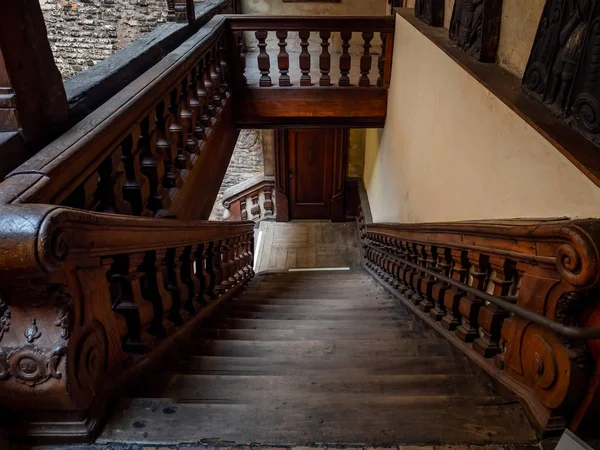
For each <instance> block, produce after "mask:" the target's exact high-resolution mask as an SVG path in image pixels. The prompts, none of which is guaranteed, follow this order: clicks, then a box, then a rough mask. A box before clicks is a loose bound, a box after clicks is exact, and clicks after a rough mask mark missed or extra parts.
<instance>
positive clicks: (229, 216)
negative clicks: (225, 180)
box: [222, 175, 275, 222]
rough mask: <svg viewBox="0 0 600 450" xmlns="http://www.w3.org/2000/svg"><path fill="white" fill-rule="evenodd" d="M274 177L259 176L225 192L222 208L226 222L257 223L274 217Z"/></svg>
mask: <svg viewBox="0 0 600 450" xmlns="http://www.w3.org/2000/svg"><path fill="white" fill-rule="evenodd" d="M274 192H275V177H273V176H264V175H259V176H256V177H253V178H250V179H249V180H246V181H245V182H243V183H240V184H239V185H237V186H234V187H233V188H231V189H229V190H227V191H225V193H224V194H223V200H222V203H223V206H224V208H225V214H224V216H223V218H224V219H225V220H227V221H235V220H253V221H255V222H256V221H258V220H261V219H265V218H267V217H274V215H275V195H274Z"/></svg>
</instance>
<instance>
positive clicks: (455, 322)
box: [442, 249, 469, 331]
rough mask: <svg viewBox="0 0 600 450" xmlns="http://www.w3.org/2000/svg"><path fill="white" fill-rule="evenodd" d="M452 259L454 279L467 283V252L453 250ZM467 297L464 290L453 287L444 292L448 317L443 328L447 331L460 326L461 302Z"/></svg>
mask: <svg viewBox="0 0 600 450" xmlns="http://www.w3.org/2000/svg"><path fill="white" fill-rule="evenodd" d="M450 256H451V258H452V264H453V266H452V272H451V273H452V279H453V280H456V281H460V282H461V283H464V282H466V280H467V275H468V271H469V258H468V256H467V252H463V251H462V250H456V249H453V250H452V251H451V252H450ZM464 296H465V292H464V291H463V290H462V289H458V288H457V287H456V286H451V287H450V288H449V289H448V290H446V292H444V306H445V307H446V315H445V316H444V318H443V319H442V326H443V327H444V328H446V329H447V330H451V331H452V330H455V329H456V327H458V326H459V325H460V310H459V306H460V300H461V299H462V298H463V297H464Z"/></svg>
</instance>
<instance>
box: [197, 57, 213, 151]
mask: <svg viewBox="0 0 600 450" xmlns="http://www.w3.org/2000/svg"><path fill="white" fill-rule="evenodd" d="M205 67H206V66H205V65H204V62H203V61H202V60H201V61H200V63H199V64H198V74H197V75H196V95H197V96H198V101H199V102H200V112H199V114H198V117H199V119H200V123H201V124H202V126H203V127H204V139H205V140H207V139H208V137H209V136H210V134H211V128H210V126H211V125H212V123H211V121H210V115H209V114H208V104H209V98H208V92H206V89H205V88H204V73H205Z"/></svg>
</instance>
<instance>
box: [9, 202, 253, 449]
mask: <svg viewBox="0 0 600 450" xmlns="http://www.w3.org/2000/svg"><path fill="white" fill-rule="evenodd" d="M0 218H1V219H0V229H2V239H0V279H1V280H2V290H1V292H0V311H1V313H2V318H1V319H0V323H1V328H0V343H1V347H0V402H2V404H3V407H6V408H11V409H12V410H11V413H10V414H7V415H6V418H8V420H9V424H8V426H9V429H10V430H11V433H13V434H16V435H25V436H27V437H28V438H30V439H45V440H49V439H50V440H52V439H53V438H55V439H59V440H60V441H61V442H65V441H68V440H85V439H88V438H89V437H90V436H91V435H93V433H94V432H96V431H97V429H96V427H97V425H98V423H100V421H101V419H102V418H103V414H104V410H105V407H106V405H107V402H109V401H110V400H111V399H112V398H114V396H115V395H117V393H118V392H119V389H120V388H122V387H123V385H124V384H125V383H126V382H127V381H128V380H130V379H131V378H132V377H134V376H136V375H139V374H140V372H141V371H142V370H143V369H144V368H145V367H146V366H148V365H149V364H151V363H155V362H157V361H158V360H160V358H161V357H162V356H163V355H165V352H167V351H169V350H170V349H172V348H173V346H174V345H175V344H176V342H177V340H178V339H179V340H180V339H182V338H184V337H185V336H186V335H187V333H189V332H191V330H192V328H193V327H194V326H195V324H197V323H198V321H200V320H201V319H202V318H203V317H206V315H208V314H210V312H211V311H212V309H213V308H214V306H215V305H216V304H217V303H218V302H219V301H221V300H223V299H225V298H228V297H230V296H232V295H233V294H234V293H235V292H236V291H237V290H239V288H240V287H242V286H243V285H244V284H245V283H246V282H247V281H248V280H249V279H250V278H251V277H252V276H253V274H254V272H253V270H252V266H253V255H252V252H253V248H254V245H253V240H254V223H253V222H237V223H222V222H218V223H211V222H203V221H178V220H167V219H153V218H137V217H129V216H123V215H116V214H100V213H93V212H88V211H82V210H77V209H70V208H64V207H60V206H51V205H12V206H2V207H0Z"/></svg>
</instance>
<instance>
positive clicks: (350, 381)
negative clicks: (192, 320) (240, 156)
mask: <svg viewBox="0 0 600 450" xmlns="http://www.w3.org/2000/svg"><path fill="white" fill-rule="evenodd" d="M180 350H181V354H180V355H171V359H172V360H171V361H170V362H168V363H167V364H165V365H163V366H162V367H159V368H157V369H156V370H155V372H154V373H152V372H151V373H147V374H146V375H145V376H144V377H143V378H142V379H140V380H138V382H136V385H135V386H134V387H133V388H132V389H131V390H130V392H129V395H130V396H132V397H135V398H130V399H126V398H122V399H121V401H120V402H119V404H118V405H117V407H116V409H115V414H114V415H113V416H112V417H111V418H110V420H109V422H108V425H107V427H106V428H105V431H104V433H103V434H102V436H101V438H100V440H99V441H98V442H100V443H102V442H107V443H111V442H122V443H134V442H135V443H146V444H150V445H151V444H157V445H161V444H162V445H170V444H184V443H197V442H204V443H212V442H215V443H221V442H227V443H228V445H230V444H236V445H250V444H252V445H258V446H271V445H272V446H280V447H281V446H287V445H314V444H322V443H329V444H336V445H354V446H375V447H382V446H397V445H402V444H406V445H410V444H430V445H436V444H442V443H443V444H445V445H448V444H451V443H469V444H473V445H477V444H491V443H497V444H502V443H507V444H508V443H510V444H528V443H534V442H536V437H535V434H534V433H533V432H532V430H531V427H530V426H529V424H528V422H527V419H526V418H525V416H524V414H523V411H522V409H521V406H520V404H518V402H516V400H515V398H514V397H511V396H502V395H499V394H498V393H497V392H495V391H494V389H493V388H492V387H491V385H490V384H489V382H488V379H487V378H486V377H485V376H484V375H482V374H480V373H473V372H472V371H471V369H470V366H469V365H468V364H467V363H466V359H465V358H464V357H463V356H460V355H458V354H457V352H456V350H455V349H454V348H453V347H452V346H451V344H450V343H449V342H448V341H446V339H444V338H442V337H441V336H440V335H439V334H438V333H436V332H435V331H434V330H433V329H432V328H430V327H429V326H428V325H426V324H425V323H424V322H423V321H422V320H421V319H419V318H418V317H417V316H415V315H414V314H413V313H412V312H411V311H409V310H408V309H407V308H406V307H405V306H403V305H399V304H398V303H397V302H396V300H395V299H393V298H391V297H390V296H389V294H387V293H386V292H384V291H383V290H382V288H381V287H380V286H379V285H377V284H376V283H375V282H374V281H373V280H372V279H371V278H370V276H368V275H366V274H365V273H364V272H362V271H352V272H339V273H338V272H336V273H332V272H323V273H320V272H306V273H305V272H289V273H269V274H263V275H259V276H257V277H256V279H255V280H253V281H252V282H251V283H250V285H249V287H248V288H247V289H246V291H245V292H243V293H241V294H240V295H238V296H237V297H236V298H235V299H233V300H231V301H230V302H229V303H228V304H226V305H224V307H223V308H221V309H220V310H219V311H217V312H216V314H215V315H213V317H211V318H210V319H208V320H206V321H205V322H203V323H202V324H201V326H200V327H198V328H197V330H196V332H195V334H194V337H193V338H192V340H191V341H190V342H188V343H187V344H186V345H185V346H182V347H181V349H180Z"/></svg>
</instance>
